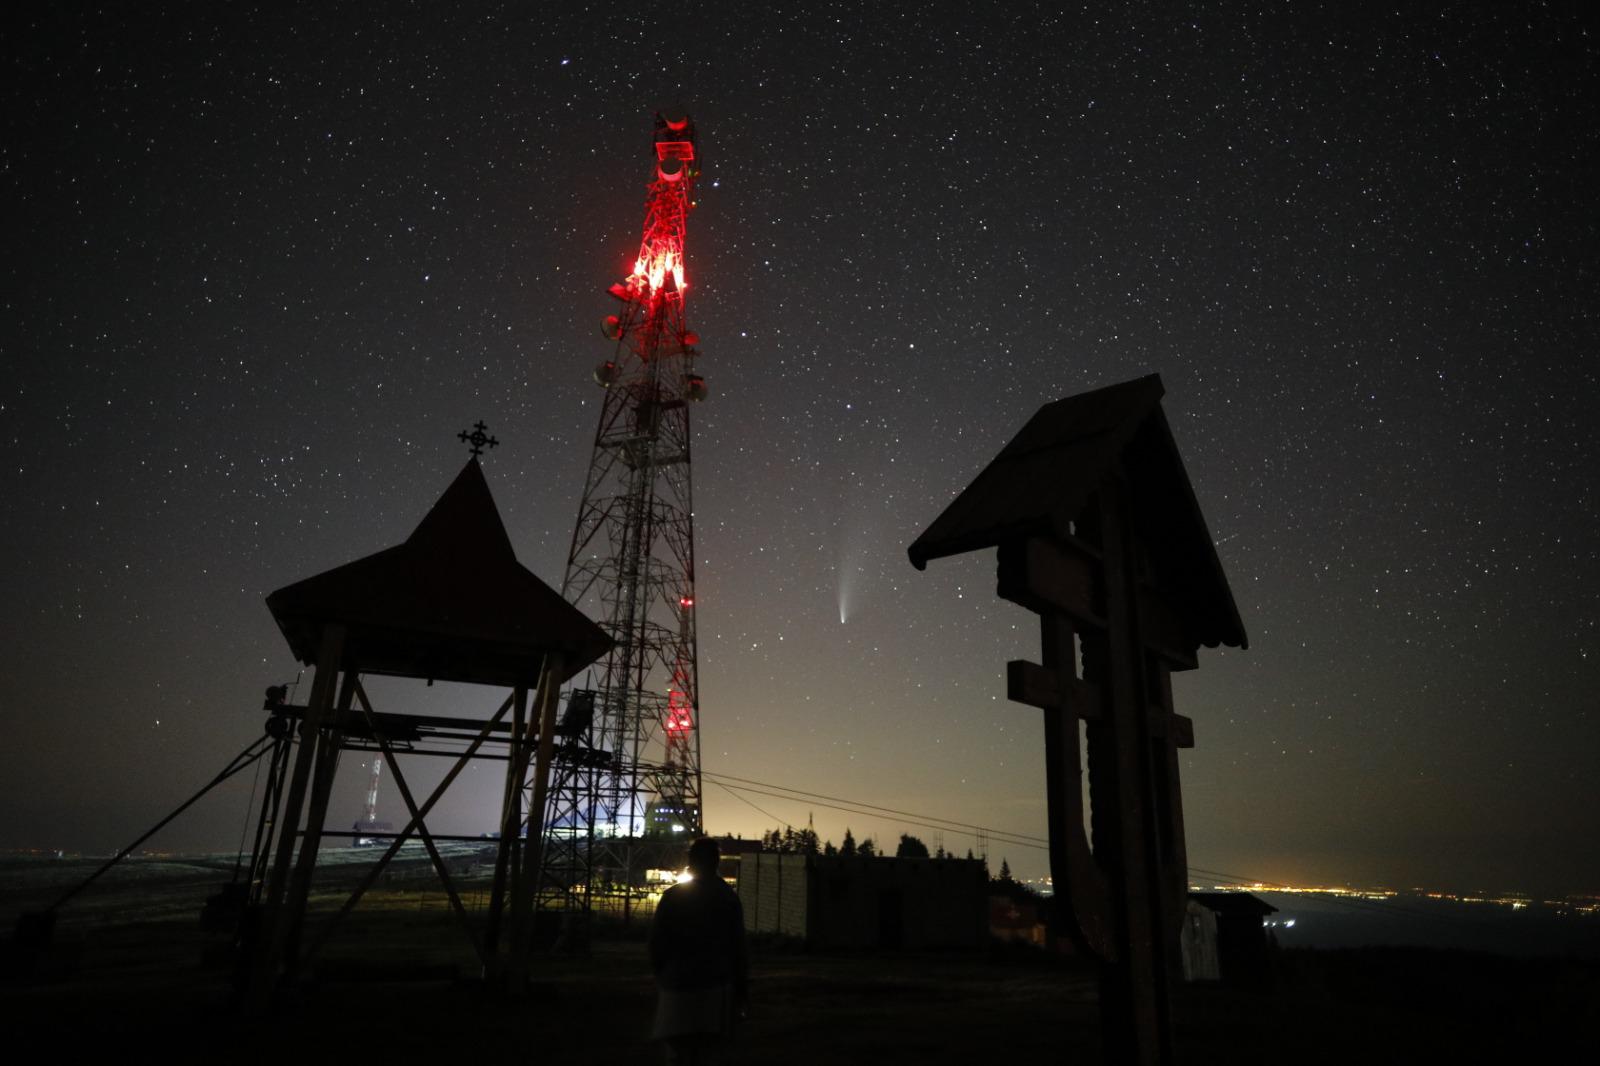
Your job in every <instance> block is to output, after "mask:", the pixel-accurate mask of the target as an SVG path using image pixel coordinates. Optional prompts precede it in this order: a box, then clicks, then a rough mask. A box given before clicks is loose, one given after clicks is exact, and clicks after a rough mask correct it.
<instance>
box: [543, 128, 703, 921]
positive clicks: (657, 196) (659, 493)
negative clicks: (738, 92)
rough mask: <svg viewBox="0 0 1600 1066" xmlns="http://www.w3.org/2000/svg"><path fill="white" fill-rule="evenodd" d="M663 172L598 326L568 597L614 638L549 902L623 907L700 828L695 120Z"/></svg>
mask: <svg viewBox="0 0 1600 1066" xmlns="http://www.w3.org/2000/svg"><path fill="white" fill-rule="evenodd" d="M652 151H653V154H654V156H655V159H654V174H653V178H652V180H651V183H650V188H649V193H648V194H647V196H646V198H645V214H644V238H643V240H642V241H641V242H640V244H639V254H638V257H637V258H636V259H635V260H634V261H633V269H632V272H631V273H629V274H628V276H627V277H626V278H624V279H623V280H622V281H619V282H617V283H616V284H614V285H612V286H611V288H610V294H611V296H612V297H613V298H614V299H615V300H616V301H617V303H618V305H619V306H618V308H617V310H616V313H615V314H611V315H607V316H606V317H605V319H604V321H603V323H602V326H601V328H602V331H603V333H604V334H605V337H606V338H607V339H608V340H610V341H613V342H614V343H615V345H616V347H615V350H614V351H613V353H612V355H611V358H609V359H607V360H605V361H604V362H602V363H601V364H600V365H599V366H598V367H597V368H596V369H595V374H594V376H595V381H596V382H597V383H598V384H599V385H601V386H602V387H603V388H604V389H605V396H604V400H603V401H602V404H601V408H600V423H599V427H598V428H597V429H596V431H595V437H594V451H593V454H592V457H591V458H590V460H589V472H588V476H587V477H586V479H585V481H584V486H583V499H582V501H581V502H580V503H579V505H578V520H577V525H576V527H575V528H574V529H573V532H572V546H571V549H570V551H569V553H568V555H567V570H566V578H565V581H564V583H563V585H562V594H563V595H564V596H565V597H566V599H567V601H568V602H569V603H572V604H574V605H576V606H580V607H583V608H584V609H585V610H586V613H588V614H589V615H590V616H591V617H596V618H597V620H598V621H599V622H600V624H601V626H602V627H603V628H604V629H605V631H606V633H607V634H608V635H609V636H610V637H611V639H612V640H613V641H614V642H615V644H614V646H613V647H612V649H611V652H610V653H609V654H608V655H607V657H606V658H605V659H604V660H603V661H602V662H600V663H598V664H596V673H595V674H594V675H593V676H594V681H593V682H592V685H593V687H592V689H587V690H578V691H574V692H573V693H571V694H570V695H569V697H568V702H567V709H566V711H565V713H564V715H563V717H562V720H561V723H560V728H559V730H558V732H559V742H560V749H559V750H558V752H557V756H556V760H555V765H554V771H553V774H552V779H551V787H550V792H549V800H548V803H547V805H546V808H545V817H544V853H543V857H542V861H541V872H540V884H539V888H538V897H539V905H540V906H541V907H556V908H562V909H567V910H569V911H570V910H573V909H579V910H581V911H583V912H585V913H587V911H588V910H589V908H590V905H591V902H592V897H593V896H594V895H595V894H596V893H605V894H607V895H608V896H611V897H615V896H620V897H621V899H620V903H621V905H622V907H623V909H624V913H626V912H627V910H628V908H630V907H631V904H632V902H633V900H634V898H635V896H636V893H637V892H638V891H639V890H640V889H641V887H642V879H643V876H644V874H645V872H646V870H648V869H650V868H652V867H657V868H664V867H665V866H666V865H667V863H668V862H670V863H671V865H673V866H676V865H677V862H678V861H679V860H680V859H681V855H674V856H673V857H672V858H671V859H668V858H667V857H666V856H665V855H662V856H660V857H658V856H657V854H656V853H658V852H667V851H681V848H682V846H683V843H684V842H685V841H687V840H688V839H690V838H692V837H693V836H695V835H696V834H698V833H699V832H700V828H701V821H700V733H699V720H700V718H699V707H700V699H699V695H700V686H699V678H698V669H697V665H696V642H695V619H694V610H695V596H694V507H693V499H692V496H691V493H690V462H689V406H690V404H691V403H692V402H694V401H698V400H701V399H703V398H704V397H705V393H706V386H705V381H704V379H703V378H701V377H700V376H699V375H697V374H696V373H695V371H694V361H695V357H696V355H697V354H698V353H697V352H696V351H695V345H696V344H698V343H699V338H698V337H697V336H696V335H695V334H694V333H692V332H691V331H690V330H689V328H688V326H687V325H686V324H685V321H684V314H683V299H684V294H685V292H686V291H687V289H688V282H687V280H686V278H685V275H684V255H683V248H684V232H685V229H686V224H687V221H688V216H689V210H690V208H692V207H693V206H694V180H695V177H696V175H697V173H698V169H699V168H698V163H697V160H696V156H695V132H694V124H693V122H691V121H690V120H689V118H688V117H687V116H685V117H684V118H682V119H677V120H672V119H667V118H664V117H662V116H661V115H659V114H658V115H657V116H656V122H655V135H654V138H653V144H652Z"/></svg>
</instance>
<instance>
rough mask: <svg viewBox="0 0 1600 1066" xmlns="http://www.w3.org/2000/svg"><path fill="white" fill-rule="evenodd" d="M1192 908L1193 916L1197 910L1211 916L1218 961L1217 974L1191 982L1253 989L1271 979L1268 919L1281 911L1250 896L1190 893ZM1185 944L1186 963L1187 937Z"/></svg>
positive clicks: (1204, 976) (1262, 900) (1216, 964)
mask: <svg viewBox="0 0 1600 1066" xmlns="http://www.w3.org/2000/svg"><path fill="white" fill-rule="evenodd" d="M1189 906H1190V910H1191V912H1192V911H1193V909H1194V908H1195V907H1197V906H1198V907H1201V908H1204V909H1205V911H1207V912H1208V913H1209V914H1210V915H1211V917H1212V923H1211V924H1212V925H1213V927H1214V932H1213V933H1212V937H1213V939H1214V941H1215V948H1214V949H1213V950H1214V952H1215V957H1216V962H1215V968H1216V973H1214V974H1209V975H1203V976H1199V977H1196V978H1191V980H1204V979H1205V978H1206V977H1207V976H1209V977H1211V978H1220V979H1221V980H1223V981H1226V982H1228V983H1229V984H1235V985H1252V984H1261V983H1262V982H1264V981H1265V980H1266V979H1267V978H1268V976H1269V975H1270V973H1271V961H1272V942H1271V940H1270V939H1269V937H1268V935H1267V915H1269V914H1275V913H1277V910H1278V908H1276V907H1274V906H1273V905H1272V904H1270V903H1268V902H1267V901H1266V900H1264V899H1261V898H1260V897H1259V896H1253V895H1251V894H1250V893H1248V892H1191V893H1189ZM1185 940H1186V942H1185V963H1187V962H1188V951H1187V949H1188V944H1187V936H1186V938H1185ZM1185 969H1187V966H1186V967H1185ZM1185 976H1188V975H1187V974H1185Z"/></svg>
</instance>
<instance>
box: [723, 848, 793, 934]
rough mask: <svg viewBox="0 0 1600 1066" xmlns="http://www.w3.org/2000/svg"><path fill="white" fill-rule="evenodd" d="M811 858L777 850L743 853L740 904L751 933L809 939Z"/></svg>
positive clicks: (745, 924) (740, 857) (740, 863)
mask: <svg viewBox="0 0 1600 1066" xmlns="http://www.w3.org/2000/svg"><path fill="white" fill-rule="evenodd" d="M809 858H810V856H808V855H783V854H780V853H778V852H775V851H747V852H745V853H744V854H742V855H740V856H739V903H740V904H741V905H742V906H743V907H744V927H745V929H746V930H747V931H748V932H751V933H775V934H778V935H780V936H793V937H800V938H802V939H804V938H806V936H807V932H808V922H807V917H808V910H809V908H808V906H807V897H808V895H809V882H810V878H809V876H808V870H807V860H808V859H809Z"/></svg>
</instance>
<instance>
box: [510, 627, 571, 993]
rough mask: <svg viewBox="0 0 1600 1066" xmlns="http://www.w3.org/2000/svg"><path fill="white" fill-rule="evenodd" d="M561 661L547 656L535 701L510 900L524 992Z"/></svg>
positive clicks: (515, 970)
mask: <svg viewBox="0 0 1600 1066" xmlns="http://www.w3.org/2000/svg"><path fill="white" fill-rule="evenodd" d="M561 671H562V657H561V654H560V653H559V652H550V653H549V654H547V655H546V656H545V660H544V671H543V673H542V674H541V675H540V677H539V692H538V696H537V697H536V698H535V700H534V706H535V707H536V708H537V717H538V721H539V751H538V755H537V757H536V758H535V760H534V770H533V794H532V795H531V796H529V798H528V839H527V841H526V843H525V844H524V846H523V849H522V870H521V872H520V873H519V874H518V876H517V882H516V886H515V891H514V893H513V895H512V898H511V930H512V932H511V964H510V967H509V976H510V979H511V987H512V988H513V989H516V990H521V989H522V988H523V987H524V986H525V985H526V983H527V979H528V956H529V955H530V954H531V953H532V951H533V909H534V908H533V903H534V896H535V894H536V893H537V892H538V888H539V866H540V863H541V862H542V861H543V857H544V808H545V797H546V795H547V794H548V792H549V788H550V761H551V759H552V758H553V756H554V754H555V734H556V701H557V699H558V697H559V696H560V694H561V681H560V678H561Z"/></svg>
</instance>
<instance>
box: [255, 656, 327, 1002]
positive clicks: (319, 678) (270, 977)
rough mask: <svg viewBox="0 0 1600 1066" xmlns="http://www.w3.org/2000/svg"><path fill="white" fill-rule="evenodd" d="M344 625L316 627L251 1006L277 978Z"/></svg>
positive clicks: (265, 998) (267, 992)
mask: <svg viewBox="0 0 1600 1066" xmlns="http://www.w3.org/2000/svg"><path fill="white" fill-rule="evenodd" d="M344 634H345V631H344V626H341V625H326V626H323V627H322V646H321V647H320V648H319V649H318V651H317V672H316V674H315V675H314V676H313V678H312V682H311V699H310V701H309V702H308V704H307V706H306V716H305V720H304V721H303V722H302V723H301V725H300V751H299V752H298V754H297V755H296V757H295V764H294V774H293V776H292V777H291V778H290V780H289V794H288V797H287V799H286V800H285V801H284V805H283V813H282V817H281V818H280V819H279V820H278V826H279V828H278V840H277V848H278V850H277V854H276V855H274V856H273V859H272V876H271V878H270V879H269V880H268V882H267V891H266V894H265V897H264V899H263V900H262V905H261V925H260V928H259V931H258V933H257V937H256V943H255V958H254V960H253V961H252V963H251V974H250V992H249V997H248V998H249V1001H250V1004H251V1006H252V1008H253V1009H256V1010H263V1009H265V1008H266V1006H267V1003H268V1001H269V1000H270V999H271V997H272V991H273V989H274V988H275V987H276V986H277V983H278V965H279V963H280V961H281V958H282V951H283V933H284V925H285V923H284V922H283V920H282V918H283V904H284V893H285V891H286V889H287V888H288V884H289V869H290V864H291V860H292V858H293V856H294V849H295V844H296V843H297V842H298V830H299V825H300V810H301V805H302V804H303V803H304V802H305V795H306V784H307V782H308V781H309V779H310V777H311V769H312V765H313V762H314V759H315V755H316V750H317V742H318V739H319V735H320V732H321V728H322V721H323V718H324V717H326V715H327V714H328V713H329V711H330V710H331V709H332V707H333V688H334V683H335V681H336V679H337V678H338V676H339V667H340V663H341V660H342V659H343V657H344Z"/></svg>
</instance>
